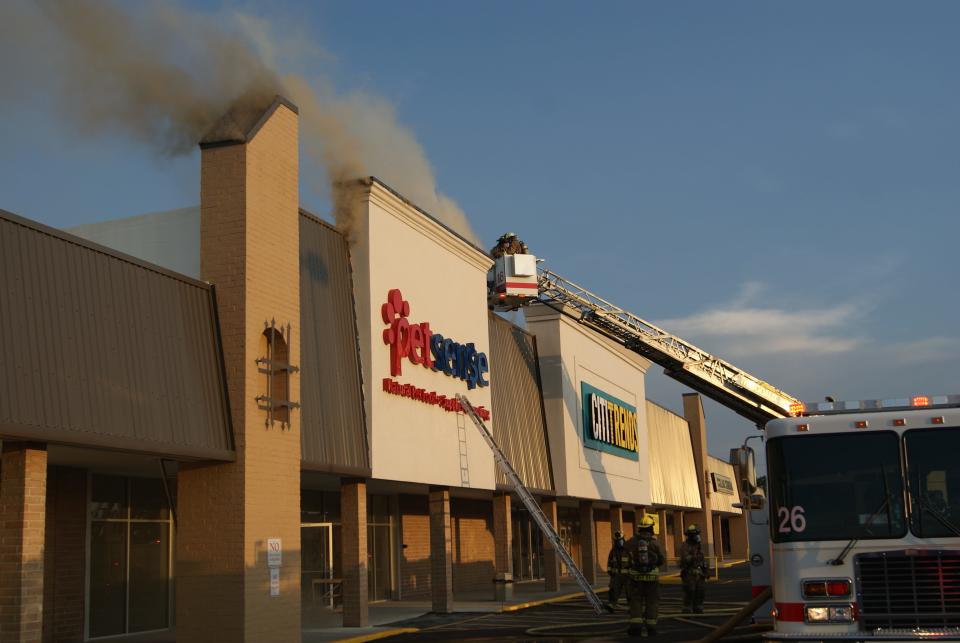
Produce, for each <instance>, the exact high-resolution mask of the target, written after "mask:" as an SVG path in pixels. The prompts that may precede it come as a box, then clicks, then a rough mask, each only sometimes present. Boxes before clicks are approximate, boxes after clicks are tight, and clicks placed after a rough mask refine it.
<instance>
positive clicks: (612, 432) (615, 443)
mask: <svg viewBox="0 0 960 643" xmlns="http://www.w3.org/2000/svg"><path fill="white" fill-rule="evenodd" d="M580 393H581V398H582V404H583V442H584V444H585V445H586V446H587V447H588V448H590V449H596V450H597V451H605V452H607V453H612V454H614V455H618V456H620V457H621V458H628V459H630V460H639V459H640V453H639V448H638V445H637V409H636V408H635V407H633V406H631V405H629V404H627V403H626V402H623V401H622V400H618V399H617V398H615V397H613V396H612V395H609V394H607V393H604V392H603V391H601V390H600V389H598V388H596V387H594V386H591V385H589V384H587V383H586V382H581V383H580Z"/></svg>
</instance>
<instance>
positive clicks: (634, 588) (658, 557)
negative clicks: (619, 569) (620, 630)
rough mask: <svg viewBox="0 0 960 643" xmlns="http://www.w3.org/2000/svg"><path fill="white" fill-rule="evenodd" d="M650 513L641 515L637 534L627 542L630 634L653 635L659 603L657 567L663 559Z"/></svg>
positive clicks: (664, 559) (662, 562) (658, 570)
mask: <svg viewBox="0 0 960 643" xmlns="http://www.w3.org/2000/svg"><path fill="white" fill-rule="evenodd" d="M653 526H654V519H653V516H648V515H646V514H644V515H643V518H642V519H641V520H640V524H638V525H637V533H636V535H634V537H633V538H631V539H630V542H628V543H627V547H626V549H627V552H628V553H629V555H630V558H631V569H630V593H629V596H630V627H629V629H628V630H627V633H628V634H630V635H631V636H654V635H656V633H657V612H658V610H659V603H660V567H661V566H662V565H663V564H664V562H666V558H665V557H664V555H663V552H662V551H661V550H660V544H659V543H658V542H657V541H656V539H655V538H654V536H653Z"/></svg>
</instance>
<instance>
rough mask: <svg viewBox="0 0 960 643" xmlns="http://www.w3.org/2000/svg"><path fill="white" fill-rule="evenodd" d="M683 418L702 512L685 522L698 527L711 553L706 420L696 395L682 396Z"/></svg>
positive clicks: (711, 525)
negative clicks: (687, 431)
mask: <svg viewBox="0 0 960 643" xmlns="http://www.w3.org/2000/svg"><path fill="white" fill-rule="evenodd" d="M683 417H684V419H686V420H687V426H688V428H689V430H690V442H691V444H692V445H693V462H694V465H695V466H696V469H697V488H698V489H699V490H700V502H701V505H700V506H701V507H702V508H703V511H700V512H697V513H691V514H688V517H687V521H688V523H689V522H696V523H697V524H698V525H700V536H701V538H702V539H703V550H704V551H705V552H712V551H713V511H712V510H711V504H710V495H711V492H712V490H711V489H710V484H709V482H710V473H709V469H708V464H709V456H708V454H707V419H706V415H704V412H703V400H701V399H700V395H698V394H697V393H685V394H684V395H683Z"/></svg>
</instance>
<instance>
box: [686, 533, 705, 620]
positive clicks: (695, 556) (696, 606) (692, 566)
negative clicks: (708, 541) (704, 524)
mask: <svg viewBox="0 0 960 643" xmlns="http://www.w3.org/2000/svg"><path fill="white" fill-rule="evenodd" d="M686 533H687V539H686V540H685V541H683V543H682V544H681V545H680V580H681V581H682V582H683V611H685V612H687V611H690V610H691V609H692V610H693V612H694V613H695V614H701V613H703V596H704V593H705V585H706V580H707V562H706V559H704V557H703V546H702V545H701V543H700V527H698V526H697V525H695V524H692V525H690V526H689V527H687V532H686Z"/></svg>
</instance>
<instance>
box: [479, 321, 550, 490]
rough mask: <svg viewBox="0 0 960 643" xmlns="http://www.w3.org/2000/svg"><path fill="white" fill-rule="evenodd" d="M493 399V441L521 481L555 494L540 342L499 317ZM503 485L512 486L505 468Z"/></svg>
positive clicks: (493, 340)
mask: <svg viewBox="0 0 960 643" xmlns="http://www.w3.org/2000/svg"><path fill="white" fill-rule="evenodd" d="M490 396H491V406H492V409H491V410H492V412H493V437H494V439H496V441H497V444H498V445H499V446H500V448H501V449H502V450H503V452H504V454H506V456H507V458H509V459H510V462H511V464H513V467H514V469H516V470H517V473H519V474H520V479H521V480H523V483H524V485H526V486H527V487H528V488H530V489H535V490H539V491H553V490H554V486H553V474H552V469H551V467H550V443H549V441H548V438H547V422H546V417H545V415H544V412H543V398H542V397H541V385H540V366H539V361H538V360H537V342H536V338H535V337H534V336H533V335H531V334H530V333H527V332H526V331H524V330H523V329H521V328H519V327H517V326H515V325H513V324H511V323H510V322H508V321H506V320H504V319H501V318H500V317H498V316H497V315H494V314H493V313H490ZM497 484H498V485H507V484H508V483H507V479H506V476H504V475H503V473H501V472H500V470H499V469H498V470H497Z"/></svg>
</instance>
